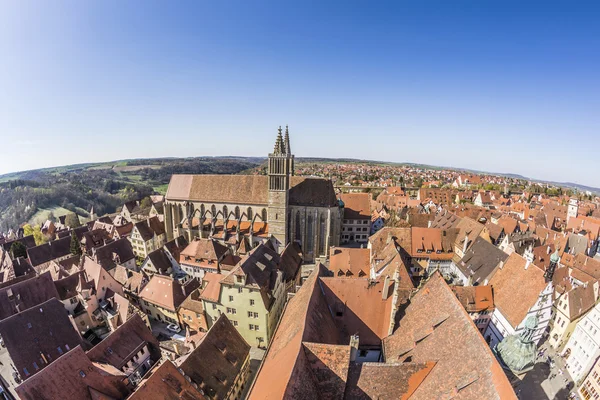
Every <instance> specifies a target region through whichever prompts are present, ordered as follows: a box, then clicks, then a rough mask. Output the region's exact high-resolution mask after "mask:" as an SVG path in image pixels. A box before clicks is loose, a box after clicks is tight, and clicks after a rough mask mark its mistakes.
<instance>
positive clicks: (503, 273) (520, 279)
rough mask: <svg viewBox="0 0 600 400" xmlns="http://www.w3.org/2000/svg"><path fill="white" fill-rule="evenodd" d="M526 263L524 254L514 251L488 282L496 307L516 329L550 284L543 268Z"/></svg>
mask: <svg viewBox="0 0 600 400" xmlns="http://www.w3.org/2000/svg"><path fill="white" fill-rule="evenodd" d="M526 265H527V261H526V260H525V259H524V258H523V257H521V256H520V255H518V254H517V253H512V254H511V255H510V256H509V257H508V258H507V259H506V262H505V263H504V266H503V267H502V268H501V269H499V270H498V271H497V272H496V274H494V276H493V277H492V279H491V280H490V282H489V284H490V285H491V286H492V287H493V288H494V303H495V304H496V308H498V309H499V310H500V311H501V312H502V315H504V317H505V318H506V319H507V320H508V322H509V323H510V324H511V325H512V327H513V328H515V329H516V328H517V327H518V326H519V324H520V323H521V322H522V321H523V320H524V319H525V316H526V315H527V312H528V311H529V309H530V308H531V307H533V306H534V305H535V303H536V302H537V300H538V297H539V295H540V293H541V292H542V291H543V290H544V289H545V288H546V286H547V283H546V281H545V278H544V271H542V269H540V268H539V267H538V266H536V265H535V264H533V263H532V264H530V265H529V266H528V267H527V268H526ZM517 293H518V295H516V294H517Z"/></svg>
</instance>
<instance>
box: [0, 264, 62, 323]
mask: <svg viewBox="0 0 600 400" xmlns="http://www.w3.org/2000/svg"><path fill="white" fill-rule="evenodd" d="M9 283H10V282H9ZM53 298H57V299H58V298H59V294H58V292H57V291H56V287H55V286H54V282H52V276H51V275H50V272H45V273H43V274H41V275H38V276H36V277H34V278H31V279H26V280H24V281H20V282H17V283H15V284H12V285H7V286H4V287H3V288H1V289H0V320H3V319H5V318H8V317H10V316H11V315H14V314H17V313H18V312H22V311H25V310H27V309H29V308H31V307H35V306H37V305H38V304H42V303H44V302H46V301H48V300H50V299H53Z"/></svg>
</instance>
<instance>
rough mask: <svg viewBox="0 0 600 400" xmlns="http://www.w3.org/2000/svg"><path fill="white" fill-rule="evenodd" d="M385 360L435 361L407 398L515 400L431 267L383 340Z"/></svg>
mask: <svg viewBox="0 0 600 400" xmlns="http://www.w3.org/2000/svg"><path fill="white" fill-rule="evenodd" d="M383 353H384V357H385V361H386V363H402V362H405V361H409V360H410V361H411V362H413V363H428V362H431V361H434V362H436V365H435V367H433V368H432V369H431V371H430V372H429V374H428V375H427V377H426V378H425V379H424V380H423V382H422V383H421V384H420V385H419V386H418V387H417V389H416V390H415V391H414V393H413V395H412V396H411V397H410V398H411V399H417V400H420V399H441V398H460V399H464V400H471V399H473V400H479V399H502V400H504V399H516V396H515V393H514V391H513V389H512V387H511V385H510V382H509V381H508V379H507V378H506V375H505V374H504V371H503V370H502V367H501V366H500V364H499V363H498V361H496V358H495V357H494V355H493V354H492V351H491V350H490V348H489V346H488V345H487V343H486V342H485V340H484V338H483V336H481V334H480V333H479V331H478V330H477V327H476V326H475V324H474V323H473V321H472V320H471V317H470V316H469V315H468V314H467V312H466V311H465V309H464V307H463V306H462V305H461V304H460V302H459V301H458V299H457V298H456V295H455V294H454V293H453V292H452V290H451V289H450V287H449V286H448V285H447V284H446V282H445V281H444V278H443V277H442V276H441V274H439V272H435V273H434V274H432V276H431V277H430V278H429V280H428V281H427V282H426V283H425V284H424V285H423V287H422V288H421V289H420V290H419V291H418V292H417V293H416V294H415V295H414V296H413V298H412V299H411V303H410V305H409V306H408V307H407V309H406V313H405V315H404V317H403V318H402V320H401V322H400V325H399V328H398V329H397V330H396V331H395V332H394V333H393V334H392V335H391V336H389V337H387V338H385V339H384V340H383Z"/></svg>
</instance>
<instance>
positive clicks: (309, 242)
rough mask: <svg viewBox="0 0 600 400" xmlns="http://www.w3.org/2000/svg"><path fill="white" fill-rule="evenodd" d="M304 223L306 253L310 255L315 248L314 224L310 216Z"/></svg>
mask: <svg viewBox="0 0 600 400" xmlns="http://www.w3.org/2000/svg"><path fill="white" fill-rule="evenodd" d="M306 223H307V226H306V251H307V252H308V253H312V252H313V251H314V248H315V234H314V226H313V225H314V222H313V217H312V215H309V216H308V218H307V222H306Z"/></svg>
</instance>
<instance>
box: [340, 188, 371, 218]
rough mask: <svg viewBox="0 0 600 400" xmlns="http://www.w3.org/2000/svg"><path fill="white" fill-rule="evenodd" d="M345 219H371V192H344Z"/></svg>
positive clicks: (342, 196)
mask: <svg viewBox="0 0 600 400" xmlns="http://www.w3.org/2000/svg"><path fill="white" fill-rule="evenodd" d="M340 199H341V200H342V201H343V202H344V219H371V195H370V194H369V193H342V194H340Z"/></svg>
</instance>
